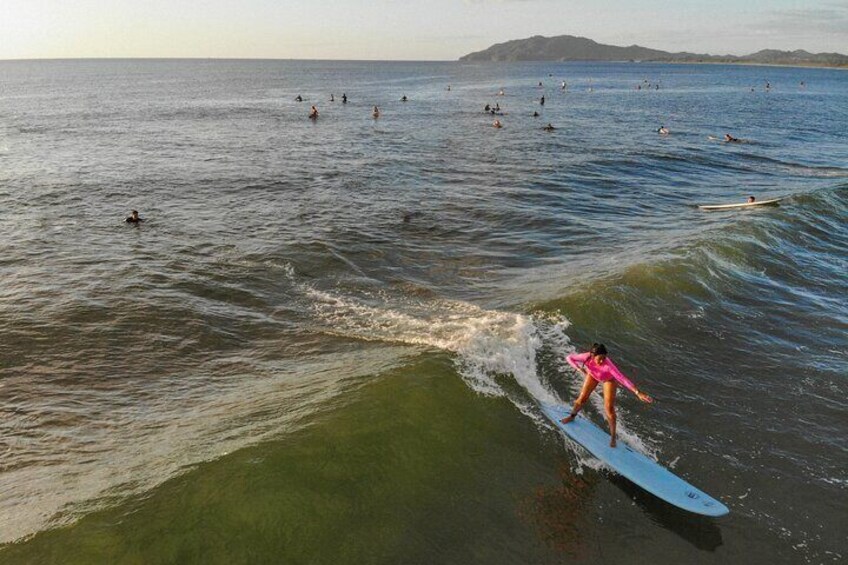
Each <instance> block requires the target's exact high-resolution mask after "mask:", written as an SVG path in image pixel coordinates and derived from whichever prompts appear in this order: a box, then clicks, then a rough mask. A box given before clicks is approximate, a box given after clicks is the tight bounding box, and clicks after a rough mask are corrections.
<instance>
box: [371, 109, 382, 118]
mask: <svg viewBox="0 0 848 565" xmlns="http://www.w3.org/2000/svg"><path fill="white" fill-rule="evenodd" d="M371 115H372V116H374V119H377V118H379V117H380V109H379V108H378V107H376V106H374V110H373V111H372V112H371Z"/></svg>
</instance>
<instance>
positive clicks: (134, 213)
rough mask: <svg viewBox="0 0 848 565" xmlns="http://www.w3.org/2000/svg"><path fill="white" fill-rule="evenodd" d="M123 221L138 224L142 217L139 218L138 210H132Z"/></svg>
mask: <svg viewBox="0 0 848 565" xmlns="http://www.w3.org/2000/svg"><path fill="white" fill-rule="evenodd" d="M124 221H125V222H126V223H128V224H140V223H141V222H143V221H144V218H139V217H138V210H133V211H132V212H130V215H129V216H127V219H126V220H124Z"/></svg>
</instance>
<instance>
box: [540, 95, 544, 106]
mask: <svg viewBox="0 0 848 565" xmlns="http://www.w3.org/2000/svg"><path fill="white" fill-rule="evenodd" d="M539 105H540V106H544V105H545V97H544V96H542V98H541V100H539Z"/></svg>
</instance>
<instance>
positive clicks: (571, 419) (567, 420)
mask: <svg viewBox="0 0 848 565" xmlns="http://www.w3.org/2000/svg"><path fill="white" fill-rule="evenodd" d="M574 418H575V416H567V417H565V418H563V419H562V420H560V422H562V423H563V424H570V423H571V422H573V421H574Z"/></svg>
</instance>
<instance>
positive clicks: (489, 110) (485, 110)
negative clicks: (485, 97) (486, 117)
mask: <svg viewBox="0 0 848 565" xmlns="http://www.w3.org/2000/svg"><path fill="white" fill-rule="evenodd" d="M483 111H484V112H491V111H492V107H491V106H489V105H488V104H486V107H485V108H483Z"/></svg>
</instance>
